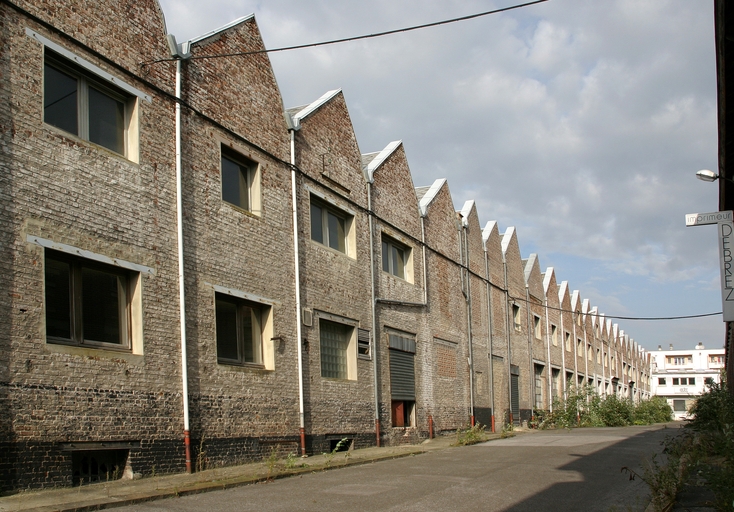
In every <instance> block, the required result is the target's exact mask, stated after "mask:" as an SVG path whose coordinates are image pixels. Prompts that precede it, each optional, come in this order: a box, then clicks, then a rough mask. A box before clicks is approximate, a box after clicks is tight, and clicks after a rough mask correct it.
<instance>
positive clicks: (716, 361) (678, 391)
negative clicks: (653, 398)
mask: <svg viewBox="0 0 734 512" xmlns="http://www.w3.org/2000/svg"><path fill="white" fill-rule="evenodd" d="M651 355H652V394H653V395H658V396H662V397H665V398H666V399H667V400H668V403H669V404H670V406H671V407H672V408H673V412H674V413H675V419H676V420H681V419H685V418H686V417H687V412H688V408H689V407H690V406H691V405H692V404H693V401H694V400H695V399H696V397H697V396H699V395H700V394H702V393H703V391H704V389H705V387H706V384H707V383H709V382H711V381H714V382H720V380H721V374H720V372H721V369H722V368H723V367H724V361H725V354H724V349H723V348H717V349H706V348H705V347H704V346H703V343H699V344H697V345H696V347H695V348H694V349H692V350H691V349H688V350H673V345H670V349H669V350H663V349H662V347H661V346H660V345H658V350H657V352H651Z"/></svg>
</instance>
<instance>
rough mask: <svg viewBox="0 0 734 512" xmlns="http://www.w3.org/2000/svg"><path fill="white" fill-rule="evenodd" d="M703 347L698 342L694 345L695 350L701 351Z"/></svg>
mask: <svg viewBox="0 0 734 512" xmlns="http://www.w3.org/2000/svg"><path fill="white" fill-rule="evenodd" d="M704 348H705V347H704V346H703V343H701V342H700V341H699V342H698V343H696V350H703V349H704Z"/></svg>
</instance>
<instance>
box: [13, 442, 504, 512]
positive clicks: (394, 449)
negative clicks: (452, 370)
mask: <svg viewBox="0 0 734 512" xmlns="http://www.w3.org/2000/svg"><path fill="white" fill-rule="evenodd" d="M499 437H500V434H488V439H497V438H499ZM455 442H456V435H455V434H448V435H445V436H439V437H437V438H435V439H432V440H427V441H424V442H423V443H422V444H419V445H401V446H389V447H384V448H377V447H370V448H363V449H360V450H352V451H349V452H338V453H335V454H333V455H316V456H311V457H307V458H300V457H299V458H296V459H295V460H293V461H290V462H288V461H286V460H284V459H281V460H278V461H277V462H274V463H268V461H263V462H255V463H251V464H244V465H242V466H233V467H225V468H217V469H210V470H206V471H201V472H198V473H194V474H186V473H179V474H175V475H166V476H156V477H150V478H141V479H138V480H115V481H112V482H105V483H98V484H93V485H84V486H79V487H65V488H61V489H49V490H43V491H26V492H21V493H19V494H14V495H12V496H5V497H0V511H1V512H10V511H22V510H38V511H42V512H46V511H48V512H51V511H64V512H66V511H69V512H71V511H86V510H99V509H103V508H112V507H119V506H123V505H133V504H135V503H140V502H145V501H152V500H158V499H162V498H170V497H174V496H183V495H186V494H193V493H201V492H207V491H214V490H220V489H227V488H230V487H236V486H240V485H247V484H252V483H256V482H262V481H266V480H270V479H275V478H285V477H289V476H293V475H299V474H302V473H309V472H312V471H323V470H326V469H335V468H340V467H344V466H350V465H355V464H368V463H370V462H376V461H379V460H386V459H394V458H397V457H406V456H410V455H418V454H421V453H426V452H429V451H433V450H443V449H446V448H449V447H450V446H451V445H452V444H453V443H455Z"/></svg>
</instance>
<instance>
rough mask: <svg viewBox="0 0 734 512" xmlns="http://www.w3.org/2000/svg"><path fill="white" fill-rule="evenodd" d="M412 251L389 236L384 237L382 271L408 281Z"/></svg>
mask: <svg viewBox="0 0 734 512" xmlns="http://www.w3.org/2000/svg"><path fill="white" fill-rule="evenodd" d="M409 256H410V249H408V248H407V247H406V246H404V245H403V244H401V243H400V242H396V241H395V240H393V239H392V238H390V237H389V236H387V235H384V234H383V235H382V270H384V271H385V272H387V273H388V274H392V275H394V276H396V277H399V278H400V279H407V272H406V268H407V266H408V258H409Z"/></svg>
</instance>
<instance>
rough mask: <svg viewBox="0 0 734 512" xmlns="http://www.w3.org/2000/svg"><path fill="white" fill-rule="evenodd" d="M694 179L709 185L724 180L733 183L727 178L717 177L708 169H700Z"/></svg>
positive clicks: (733, 181)
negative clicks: (706, 182)
mask: <svg viewBox="0 0 734 512" xmlns="http://www.w3.org/2000/svg"><path fill="white" fill-rule="evenodd" d="M696 178H698V179H699V180H701V181H708V182H709V183H710V182H712V181H716V180H726V181H730V182H732V183H734V180H732V179H731V178H727V177H725V176H719V175H718V174H716V173H715V172H714V171H709V170H708V169H701V170H700V171H698V172H697V173H696Z"/></svg>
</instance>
